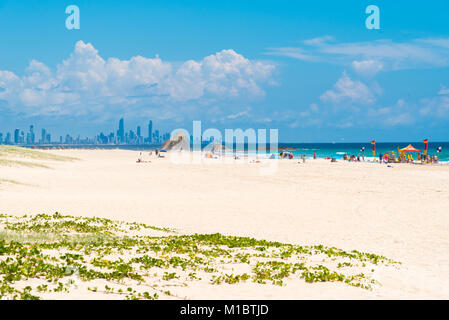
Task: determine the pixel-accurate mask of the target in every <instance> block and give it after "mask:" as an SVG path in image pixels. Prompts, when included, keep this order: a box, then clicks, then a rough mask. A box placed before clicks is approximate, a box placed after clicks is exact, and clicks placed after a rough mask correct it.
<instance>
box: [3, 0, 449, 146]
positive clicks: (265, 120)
mask: <svg viewBox="0 0 449 320" xmlns="http://www.w3.org/2000/svg"><path fill="white" fill-rule="evenodd" d="M72 4H73V5H77V6H78V7H79V8H80V22H81V28H80V30H67V29H66V27H65V20H66V18H67V16H68V15H67V14H66V13H65V8H66V7H67V6H68V5H72ZM371 4H373V5H377V6H378V7H379V9H380V26H381V29H380V30H368V29H367V28H366V27H365V19H366V18H367V16H368V15H367V14H366V13H365V8H366V7H367V6H368V5H371ZM448 12H449V3H448V2H447V1H431V2H429V3H428V4H426V5H425V6H423V5H422V4H420V3H418V2H411V1H400V0H398V1H316V2H310V1H307V2H304V1H257V2H254V1H243V0H240V1H167V0H166V1H120V2H118V1H73V2H65V1H31V0H28V1H18V0H15V1H3V0H0V30H1V31H0V43H1V44H2V46H1V50H0V112H1V114H0V132H6V131H12V130H13V129H15V128H16V127H18V128H23V129H25V128H26V127H27V126H28V125H30V124H35V125H36V127H37V129H39V128H40V127H42V126H45V127H46V128H47V129H49V130H50V131H51V132H52V133H53V135H54V136H59V135H65V134H66V133H67V132H69V133H71V134H74V135H75V134H81V135H92V134H95V133H97V132H98V131H104V132H105V133H106V132H110V131H112V130H113V129H115V128H116V127H117V123H118V119H119V118H120V117H121V116H125V118H126V125H127V129H131V127H135V126H136V125H145V124H146V123H147V121H148V120H149V119H152V120H153V122H154V123H155V126H156V127H158V128H160V129H163V130H171V129H173V128H178V127H185V128H186V129H189V128H191V123H192V122H191V121H192V120H202V122H203V128H207V127H215V128H218V129H224V128H239V127H240V128H244V129H245V128H278V129H279V135H280V140H281V141H283V142H327V141H336V142H343V141H344V142H351V141H357V142H359V141H366V140H371V139H376V140H378V141H413V140H421V139H423V138H425V137H427V138H429V139H431V140H434V141H437V140H438V141H448V140H449V125H448V124H449V89H448V88H449V22H448V21H449V20H448V19H447V13H448Z"/></svg>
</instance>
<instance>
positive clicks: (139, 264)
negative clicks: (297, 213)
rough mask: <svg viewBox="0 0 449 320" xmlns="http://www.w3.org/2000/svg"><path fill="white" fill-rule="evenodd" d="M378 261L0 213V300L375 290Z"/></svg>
mask: <svg viewBox="0 0 449 320" xmlns="http://www.w3.org/2000/svg"><path fill="white" fill-rule="evenodd" d="M381 264H382V265H387V266H391V267H394V266H395V265H397V264H398V262H395V261H393V260H390V259H388V258H386V257H383V256H379V255H375V254H370V253H364V252H359V251H356V250H353V251H350V252H347V251H344V250H341V249H337V248H334V247H325V246H322V245H316V246H298V245H291V244H284V243H279V242H270V241H265V240H256V239H252V238H247V237H233V236H224V235H221V234H190V235H180V234H178V233H177V232H176V231H174V230H171V229H167V228H158V227H153V226H148V225H145V224H141V223H127V222H120V221H114V220H109V219H104V218H86V217H73V216H66V215H61V214H59V213H55V214H53V215H47V214H39V215H34V216H22V217H15V216H9V215H0V299H40V298H43V299H47V298H58V297H61V296H60V295H65V294H69V293H71V292H75V291H77V292H83V290H84V291H85V292H88V293H90V294H91V295H89V297H91V296H92V294H94V295H93V298H95V294H98V293H101V294H102V295H101V296H102V297H104V295H105V294H106V295H107V297H110V298H122V299H158V298H159V297H161V296H163V297H171V298H183V297H179V296H177V295H176V294H175V293H172V292H170V289H172V291H173V288H176V287H186V286H189V284H191V283H192V282H203V283H207V284H208V285H215V286H219V285H221V284H224V283H226V284H235V285H238V283H242V282H255V283H259V284H267V285H278V286H285V285H288V282H289V281H290V280H292V279H295V278H296V279H303V280H304V281H306V282H309V283H313V282H340V283H344V284H347V285H350V286H355V287H360V288H361V290H362V289H368V290H369V289H371V288H372V286H373V285H378V283H377V281H376V280H375V279H374V278H373V277H372V274H373V271H374V268H375V266H376V265H381ZM175 291H176V290H175ZM58 294H59V296H58Z"/></svg>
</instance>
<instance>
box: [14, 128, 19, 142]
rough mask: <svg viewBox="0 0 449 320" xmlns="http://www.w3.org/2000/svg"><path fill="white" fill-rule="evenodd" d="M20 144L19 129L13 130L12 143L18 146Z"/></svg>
mask: <svg viewBox="0 0 449 320" xmlns="http://www.w3.org/2000/svg"><path fill="white" fill-rule="evenodd" d="M19 142H20V129H16V130H14V143H15V144H18V143H19Z"/></svg>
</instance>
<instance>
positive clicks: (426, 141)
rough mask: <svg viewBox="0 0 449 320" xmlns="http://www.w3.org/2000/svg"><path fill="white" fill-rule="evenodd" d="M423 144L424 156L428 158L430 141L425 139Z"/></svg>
mask: <svg viewBox="0 0 449 320" xmlns="http://www.w3.org/2000/svg"><path fill="white" fill-rule="evenodd" d="M422 142H424V155H426V156H427V144H428V143H429V139H424V140H423V141H422Z"/></svg>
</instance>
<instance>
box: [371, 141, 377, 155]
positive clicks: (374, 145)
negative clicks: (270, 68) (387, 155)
mask: <svg viewBox="0 0 449 320" xmlns="http://www.w3.org/2000/svg"><path fill="white" fill-rule="evenodd" d="M371 144H372V145H373V157H375V156H376V141H375V140H373V141H371Z"/></svg>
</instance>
